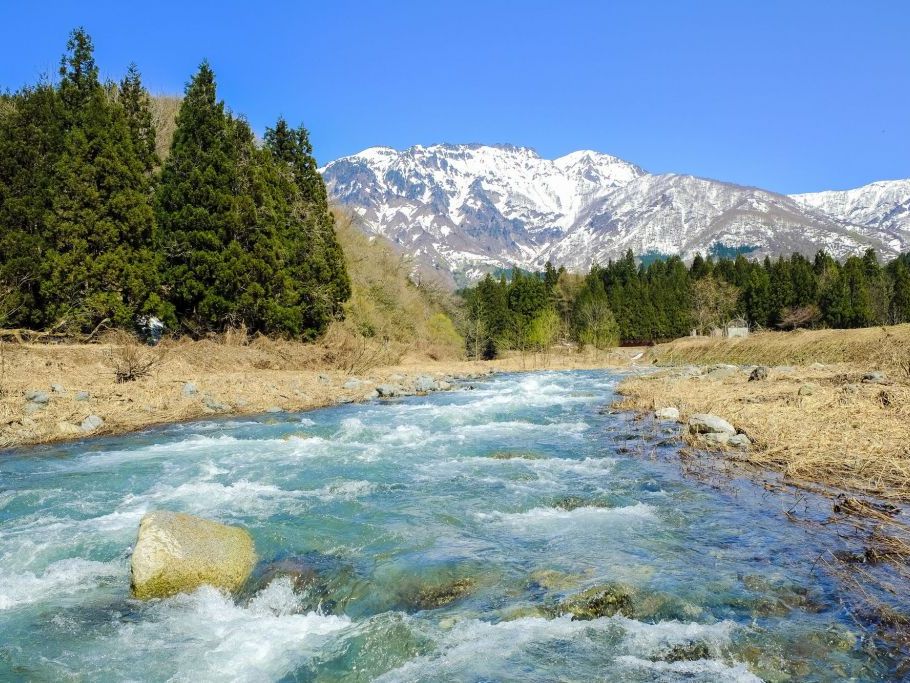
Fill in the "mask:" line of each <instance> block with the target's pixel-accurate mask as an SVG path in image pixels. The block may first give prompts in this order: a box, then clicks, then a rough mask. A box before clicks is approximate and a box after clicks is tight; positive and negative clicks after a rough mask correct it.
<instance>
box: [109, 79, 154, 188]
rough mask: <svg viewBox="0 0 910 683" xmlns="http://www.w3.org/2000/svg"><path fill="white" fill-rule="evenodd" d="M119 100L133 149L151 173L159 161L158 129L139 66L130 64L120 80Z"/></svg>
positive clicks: (147, 171)
mask: <svg viewBox="0 0 910 683" xmlns="http://www.w3.org/2000/svg"><path fill="white" fill-rule="evenodd" d="M118 95H119V102H120V105H121V106H122V107H123V112H124V114H125V115H126V121H127V125H129V128H130V136H131V137H132V140H133V149H134V150H135V152H136V154H137V156H138V157H139V158H140V160H141V161H142V164H143V166H144V167H145V170H146V173H151V172H152V171H153V170H154V169H155V167H156V166H157V165H158V163H159V159H158V154H157V153H156V152H155V143H156V131H155V122H154V119H153V117H152V109H151V98H150V97H149V94H148V91H146V89H145V87H143V85H142V77H141V75H140V74H139V68H138V67H137V66H136V65H135V64H130V66H129V69H128V71H127V72H126V76H124V78H123V80H122V81H120V88H119V91H118Z"/></svg>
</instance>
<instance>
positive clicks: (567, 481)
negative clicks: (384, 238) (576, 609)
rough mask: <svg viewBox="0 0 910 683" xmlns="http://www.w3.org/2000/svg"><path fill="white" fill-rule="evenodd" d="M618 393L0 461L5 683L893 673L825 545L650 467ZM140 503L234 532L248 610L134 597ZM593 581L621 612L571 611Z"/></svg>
mask: <svg viewBox="0 0 910 683" xmlns="http://www.w3.org/2000/svg"><path fill="white" fill-rule="evenodd" d="M617 381H618V377H617V376H616V375H614V374H610V373H606V372H572V373H535V374H527V375H504V376H499V377H495V378H493V379H490V380H488V381H484V382H480V383H477V384H476V387H475V389H474V390H472V391H467V390H466V391H456V392H451V393H446V394H435V395H432V396H429V397H417V398H412V399H406V400H401V401H396V402H391V403H382V404H380V403H371V404H363V405H348V406H339V407H335V408H329V409H324V410H318V411H314V412H311V413H306V414H293V415H291V414H289V415H269V416H264V417H262V418H258V419H257V418H249V419H242V420H239V419H238V420H236V421H215V422H205V423H195V424H187V425H179V426H175V427H171V428H167V429H164V430H155V431H152V432H148V433H143V434H135V435H130V436H125V437H121V438H116V439H103V440H93V441H87V442H84V443H81V444H76V445H72V446H63V447H54V448H50V449H42V450H37V451H33V452H19V453H14V454H8V455H5V456H0V457H2V459H0V680H4V681H6V680H37V681H44V680H46V681H59V680H77V681H93V682H95V681H122V680H142V681H163V680H175V681H203V680H243V681H269V680H276V681H366V680H373V679H377V678H378V679H379V680H382V681H478V682H479V681H523V682H532V681H557V680H558V681H592V680H604V681H658V680H659V681H676V680H686V681H691V680H698V681H753V680H760V678H759V677H762V678H765V679H770V680H804V681H835V680H837V681H841V680H848V679H849V680H881V679H882V678H884V677H885V676H886V675H887V674H886V673H885V671H884V670H883V669H879V668H877V667H880V666H883V664H881V663H880V662H879V661H878V660H872V659H869V658H868V657H867V656H866V655H865V654H864V652H865V650H864V648H863V647H862V646H861V639H860V638H859V635H860V634H859V632H858V629H857V626H856V625H855V624H854V623H852V622H851V621H850V620H849V618H848V616H847V615H846V614H845V612H844V611H843V609H842V607H841V605H840V602H839V599H838V594H837V586H835V585H834V583H833V581H832V580H831V579H829V578H827V577H826V576H825V574H823V573H821V572H819V571H818V568H817V566H816V563H815V562H814V559H815V558H817V557H818V555H819V553H820V552H821V550H822V549H821V548H819V547H818V546H819V544H821V543H824V542H825V541H824V540H823V539H819V538H818V537H817V536H815V535H813V534H811V533H809V532H808V531H807V530H806V529H804V528H802V527H800V526H798V525H794V524H788V523H787V522H786V521H784V518H783V517H782V515H781V514H780V506H775V505H773V504H770V505H769V502H768V500H767V499H766V498H764V497H763V496H761V495H760V494H759V493H758V492H757V491H758V490H759V489H758V487H754V486H751V485H745V484H744V485H741V486H738V487H736V486H734V487H730V488H719V489H718V488H712V487H710V486H706V485H704V484H703V483H700V482H698V481H696V480H692V479H687V478H685V477H683V476H682V475H681V474H680V467H679V464H678V461H676V460H675V459H673V458H661V457H642V454H644V455H646V456H647V455H648V454H651V453H652V452H656V453H660V452H662V451H665V452H669V451H670V450H671V449H673V448H676V446H675V445H673V444H672V443H663V444H661V443H660V442H658V441H655V439H654V437H655V435H656V436H658V437H659V436H660V435H661V433H662V432H665V431H667V430H668V428H667V427H665V426H664V427H660V426H657V425H655V424H654V423H652V422H651V421H649V420H645V421H634V420H632V419H631V418H630V417H629V416H626V415H614V414H609V412H608V411H605V410H603V407H604V406H605V405H607V404H609V402H610V401H611V400H612V398H613V389H614V387H615V384H616V382H617ZM513 456H517V457H513ZM151 509H171V510H180V511H185V512H190V513H193V514H198V515H202V516H206V517H210V518H213V519H217V520H219V521H222V522H226V523H235V524H241V525H243V526H245V527H246V528H248V529H249V530H250V531H251V533H252V534H253V536H254V538H255V542H256V547H257V551H258V553H259V556H260V558H261V559H262V560H263V564H262V565H261V566H260V568H259V569H258V570H257V573H256V578H255V579H254V580H253V581H251V584H250V587H249V589H248V590H247V591H246V592H245V594H244V595H242V596H239V597H236V598H230V597H227V596H224V595H222V594H220V593H218V592H216V591H215V590H212V589H201V590H199V591H198V592H196V593H194V594H192V595H181V596H177V597H174V598H171V599H166V600H160V601H152V602H149V603H139V602H136V601H133V600H131V599H130V596H129V555H130V546H131V544H132V543H133V542H134V540H135V535H136V529H137V526H138V523H139V519H140V518H141V516H142V514H143V513H144V512H146V511H147V510H151ZM269 563H272V566H269ZM276 567H277V569H276ZM288 567H295V568H297V569H298V570H301V568H302V571H304V572H305V573H306V572H309V574H307V576H308V577H309V578H310V579H311V581H309V582H307V581H299V582H298V583H297V584H295V583H294V581H293V578H292V577H291V576H290V575H286V574H285V573H283V572H282V569H283V568H284V569H286V568H288ZM298 576H299V575H298ZM603 584H611V585H619V586H622V587H623V590H626V591H628V592H629V594H630V595H632V601H633V603H634V605H635V607H634V610H635V614H634V615H633V617H634V618H628V617H625V616H621V615H615V616H612V617H601V618H597V619H594V620H589V621H580V620H572V619H571V617H570V616H568V615H562V616H560V610H559V609H558V607H557V606H558V605H559V604H560V602H562V601H563V600H565V599H566V598H567V597H568V596H571V595H572V594H575V593H578V592H580V591H583V590H585V589H586V588H589V587H593V586H598V585H603ZM295 586H296V587H295Z"/></svg>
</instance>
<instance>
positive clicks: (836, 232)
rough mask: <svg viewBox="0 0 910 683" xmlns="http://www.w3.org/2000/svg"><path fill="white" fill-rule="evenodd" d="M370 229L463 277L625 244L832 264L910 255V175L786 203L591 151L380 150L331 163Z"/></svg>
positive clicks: (605, 255)
mask: <svg viewBox="0 0 910 683" xmlns="http://www.w3.org/2000/svg"><path fill="white" fill-rule="evenodd" d="M321 170H322V172H323V175H324V177H325V180H326V185H327V187H328V190H329V193H330V194H331V196H332V197H333V198H334V199H335V200H336V201H338V202H340V203H341V204H344V205H347V206H349V207H350V208H351V209H353V211H354V212H355V213H356V214H357V215H358V216H359V217H360V219H361V222H362V224H363V227H364V229H366V230H368V231H370V232H372V233H375V234H378V235H382V236H384V237H386V238H388V239H389V240H391V241H392V242H393V243H395V244H396V245H398V247H399V248H400V249H401V250H402V251H404V252H405V253H408V254H410V255H411V256H413V257H415V259H417V260H418V261H420V262H421V263H423V264H424V265H428V266H430V267H432V268H435V269H437V270H439V271H440V272H442V273H456V274H461V275H462V276H466V277H467V279H474V278H476V277H479V276H480V275H482V274H483V273H484V272H488V271H490V270H492V269H495V268H509V267H513V266H518V267H522V268H527V269H539V268H541V267H542V266H543V265H544V264H545V263H546V261H547V260H550V261H552V262H553V263H554V264H562V265H565V266H567V267H568V268H570V269H574V270H584V269H587V268H589V267H590V265H591V264H592V263H594V262H605V261H606V260H607V259H609V258H615V257H616V256H619V255H620V254H622V253H624V252H625V251H626V250H627V249H633V250H634V251H635V252H636V254H640V255H641V254H649V253H650V254H664V255H668V254H680V255H682V256H684V257H691V256H692V255H694V254H695V252H698V251H701V252H706V251H708V250H710V249H711V248H712V247H716V246H718V245H720V246H722V247H723V248H724V249H727V250H734V251H735V250H743V251H748V252H749V253H750V255H753V256H761V255H764V254H772V255H773V254H778V253H790V252H792V251H799V252H802V253H807V254H812V253H814V252H815V251H816V250H818V249H826V250H827V251H829V252H831V253H833V254H835V255H836V256H839V257H840V256H844V255H846V254H849V253H857V252H860V251H862V250H864V249H866V248H868V247H870V246H871V247H874V248H876V249H877V250H879V251H880V252H881V253H882V254H883V255H886V256H890V255H892V254H893V253H895V252H897V251H900V250H906V249H907V248H908V247H910V180H905V181H885V182H881V183H873V184H871V185H868V186H865V187H863V188H857V189H856V190H848V191H845V192H819V193H812V194H800V195H793V196H786V195H781V194H777V193H774V192H769V191H766V190H761V189H759V188H752V187H743V186H739V185H733V184H730V183H723V182H719V181H716V180H709V179H705V178H697V177H694V176H687V175H678V174H662V175H652V174H649V173H646V172H645V171H644V170H642V169H641V168H640V167H638V166H636V165H635V164H632V163H629V162H627V161H624V160H622V159H619V158H617V157H614V156H610V155H608V154H602V153H600V152H594V151H591V150H581V151H577V152H572V153H571V154H567V155H565V156H563V157H560V158H558V159H553V160H550V159H544V158H542V157H540V156H539V155H538V154H537V153H536V152H535V151H534V150H532V149H529V148H527V147H517V146H513V145H476V144H474V145H447V144H444V145H430V146H422V145H417V146H414V147H411V148H409V149H407V150H404V151H398V150H395V149H392V148H390V147H371V148H369V149H366V150H364V151H362V152H359V153H358V154H354V155H351V156H348V157H343V158H341V159H338V160H337V161H333V162H331V163H330V164H328V165H326V167H325V168H323V169H321Z"/></svg>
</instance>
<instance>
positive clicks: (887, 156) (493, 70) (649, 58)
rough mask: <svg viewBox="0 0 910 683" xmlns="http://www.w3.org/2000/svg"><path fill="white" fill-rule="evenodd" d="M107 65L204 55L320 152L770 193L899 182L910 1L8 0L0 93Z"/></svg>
mask: <svg viewBox="0 0 910 683" xmlns="http://www.w3.org/2000/svg"><path fill="white" fill-rule="evenodd" d="M76 25H84V26H85V27H86V28H87V29H88V31H89V32H90V33H91V34H92V36H93V38H94V40H95V45H96V54H97V58H98V61H99V63H100V65H101V68H102V71H103V74H104V75H106V76H110V77H115V78H119V77H120V76H121V75H122V73H123V72H124V71H125V69H126V67H127V65H128V64H129V62H130V61H135V62H136V63H137V64H138V65H139V67H140V69H141V71H142V73H143V75H144V78H145V80H146V83H147V85H148V86H149V88H150V89H151V90H152V91H154V92H164V93H177V92H181V91H182V89H183V86H184V84H185V83H186V81H187V79H188V78H189V76H190V75H191V74H192V72H193V71H194V70H195V68H196V67H197V66H198V64H199V62H200V61H201V60H202V59H203V58H208V59H209V60H210V62H211V63H212V65H213V67H214V68H215V72H216V74H217V76H218V80H219V86H220V93H221V96H222V97H223V98H224V99H225V100H226V101H227V103H228V104H229V105H230V106H231V108H232V109H233V110H234V111H236V112H239V113H242V114H244V115H245V116H246V117H247V118H248V119H249V120H250V122H251V123H252V125H253V126H254V128H255V129H256V130H258V131H259V132H261V131H262V130H263V129H264V127H265V126H266V125H269V124H270V123H272V122H273V121H274V119H275V118H276V117H277V116H278V115H279V114H283V115H284V116H285V117H287V118H288V119H289V120H291V121H292V122H303V123H304V124H305V125H306V126H307V127H308V128H310V130H311V133H312V137H313V142H314V145H315V147H316V153H317V157H318V158H319V160H320V162H325V161H328V160H330V159H333V158H336V157H338V156H341V155H344V154H350V153H353V152H356V151H359V150H360V149H363V148H365V147H369V146H373V145H390V146H392V147H397V148H405V147H408V146H410V145H412V144H430V143H433V142H484V143H493V142H510V143H513V144H519V145H526V146H529V147H533V148H535V149H536V150H537V151H538V152H540V154H541V155H542V156H545V157H556V156H559V155H562V154H565V153H567V152H570V151H572V150H575V149H596V150H599V151H602V152H607V153H610V154H615V155H617V156H620V157H623V158H625V159H628V160H629V161H633V162H635V163H637V164H639V165H641V166H643V167H644V168H645V169H647V170H649V171H652V172H669V171H673V172H679V173H693V174H696V175H701V176H707V177H712V178H719V179H722V180H729V181H733V182H739V183H742V184H745V185H757V186H761V187H766V188H769V189H772V190H777V191H780V192H804V191H813V190H821V189H836V188H847V187H853V186H857V185H861V184H863V183H867V182H870V181H872V180H876V179H883V178H904V177H910V41H908V38H907V31H908V27H910V3H907V2H900V1H897V0H895V1H894V2H875V1H869V0H866V1H864V2H858V1H857V2H838V1H834V2H831V1H826V2H810V1H803V2H798V1H796V0H791V1H790V2H775V1H768V0H762V1H761V2H758V1H746V0H741V1H737V0H728V1H727V2H698V1H693V2H682V1H676V2H671V1H658V0H652V1H650V2H645V1H641V2H632V1H631V0H630V1H629V2H626V3H617V2H590V3H588V2H570V1H566V0H564V1H562V2H555V1H554V2H533V1H527V2H492V1H483V0H462V1H460V2H455V3H448V2H396V1H395V0H389V1H387V2H349V1H345V0H322V1H321V2H318V3H316V2H312V3H310V2H296V3H292V2H284V3H269V2H257V3H240V2H211V3H205V2H192V1H190V0H184V1H183V2H179V3H175V2H167V1H159V2H154V3H151V2H144V3H126V2H93V3H89V2H65V3H64V2H61V3H54V2H18V1H12V0H2V2H0V45H2V46H3V47H2V55H0V85H2V86H3V87H8V88H12V89H15V88H17V87H19V86H20V85H22V84H24V83H27V82H32V81H34V80H35V79H36V78H37V76H38V75H39V74H41V73H54V72H55V71H56V67H57V63H58V59H59V56H60V54H61V53H62V51H63V48H64V44H65V42H66V36H67V33H68V31H69V30H70V29H71V28H73V27H74V26H76Z"/></svg>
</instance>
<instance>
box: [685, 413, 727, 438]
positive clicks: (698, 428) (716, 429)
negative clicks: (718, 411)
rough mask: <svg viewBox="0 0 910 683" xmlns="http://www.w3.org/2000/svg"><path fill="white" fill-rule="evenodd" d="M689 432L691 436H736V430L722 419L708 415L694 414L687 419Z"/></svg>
mask: <svg viewBox="0 0 910 683" xmlns="http://www.w3.org/2000/svg"><path fill="white" fill-rule="evenodd" d="M689 431H690V432H691V433H692V434H712V433H714V434H729V435H730V436H733V435H734V434H736V429H735V428H734V427H733V425H731V424H730V423H729V422H727V421H726V420H725V419H723V418H722V417H718V416H717V415H709V414H708V413H695V414H694V415H692V416H690V417H689Z"/></svg>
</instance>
